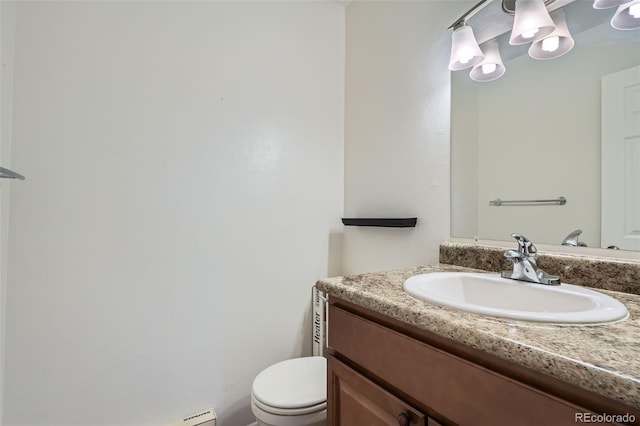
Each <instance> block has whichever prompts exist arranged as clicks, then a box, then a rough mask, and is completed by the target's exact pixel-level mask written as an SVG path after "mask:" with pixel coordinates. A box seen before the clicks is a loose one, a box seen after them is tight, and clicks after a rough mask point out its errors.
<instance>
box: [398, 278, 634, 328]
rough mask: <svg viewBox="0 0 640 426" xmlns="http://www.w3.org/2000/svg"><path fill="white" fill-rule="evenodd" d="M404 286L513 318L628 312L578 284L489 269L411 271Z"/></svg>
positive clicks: (453, 304) (553, 319)
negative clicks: (505, 275)
mask: <svg viewBox="0 0 640 426" xmlns="http://www.w3.org/2000/svg"><path fill="white" fill-rule="evenodd" d="M404 290H405V291H406V292H407V293H408V294H410V295H411V296H414V297H417V298H418V299H423V300H426V301H427V302H431V303H435V304H437V305H440V306H446V307H449V308H455V309H460V310H463V311H467V312H473V313H476V314H484V315H491V316H496V317H503V318H511V319H516V320H526V321H537V322H550V323H567V324H594V323H605V322H611V321H616V320H620V319H623V318H626V317H627V315H628V313H627V308H625V306H624V305H623V304H622V303H620V302H618V301H617V300H615V299H614V298H612V297H609V296H607V295H605V294H602V293H598V292H597V291H593V290H589V289H587V288H584V287H580V286H576V285H571V284H561V285H559V286H550V285H542V284H534V283H527V282H523V281H515V280H509V279H506V278H501V277H500V276H499V275H498V274H490V273H487V274H485V273H466V272H433V273H430V274H422V275H415V276H413V277H411V278H409V279H408V280H406V281H405V282H404Z"/></svg>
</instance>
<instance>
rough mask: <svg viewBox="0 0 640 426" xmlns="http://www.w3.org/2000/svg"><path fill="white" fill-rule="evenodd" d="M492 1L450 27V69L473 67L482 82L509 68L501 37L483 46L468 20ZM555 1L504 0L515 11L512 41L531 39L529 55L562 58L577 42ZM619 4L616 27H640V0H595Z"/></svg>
mask: <svg viewBox="0 0 640 426" xmlns="http://www.w3.org/2000/svg"><path fill="white" fill-rule="evenodd" d="M491 1H492V0H482V1H480V2H479V3H477V4H476V5H475V6H473V7H472V8H471V9H470V10H469V11H467V12H466V13H465V14H464V15H462V16H461V17H460V18H459V19H458V20H457V21H456V22H454V23H453V24H452V25H451V26H450V27H449V29H453V34H452V37H451V58H450V61H449V70H451V71H459V70H462V69H467V68H471V67H473V68H472V70H471V72H470V74H469V76H470V77H471V79H472V80H474V81H479V82H488V81H493V80H496V79H498V78H500V77H501V76H502V75H504V73H505V71H506V69H505V66H504V63H503V61H502V59H501V57H500V51H499V46H498V43H497V41H496V40H489V41H487V42H485V43H483V45H482V47H481V46H479V45H478V41H477V40H476V37H475V36H474V33H473V28H472V27H471V26H470V25H468V24H467V21H468V19H470V18H471V17H472V16H473V15H475V14H476V13H478V12H479V11H480V10H482V9H483V8H484V7H485V6H487V5H488V3H490V2H491ZM555 1H556V0H546V1H545V0H502V10H503V11H504V12H505V13H507V14H514V15H515V17H514V22H513V28H512V30H511V36H510V38H509V44H510V45H520V44H526V43H531V47H530V48H529V52H528V53H529V56H530V57H532V58H534V59H540V60H547V59H554V58H558V57H560V56H562V55H564V54H566V53H567V52H569V51H570V50H571V49H572V48H573V46H574V44H575V42H574V40H573V37H571V32H570V31H569V27H568V26H567V21H566V17H565V13H564V11H563V10H562V9H558V10H556V11H554V12H553V13H551V14H550V13H549V11H548V10H547V5H549V4H551V3H554V2H555ZM570 1H571V0H570ZM570 1H569V2H570ZM569 2H567V3H569ZM616 6H617V7H618V9H617V10H616V12H615V14H614V16H613V18H611V26H612V27H613V28H615V29H618V30H632V29H637V28H640V0H595V2H594V3H593V8H594V9H606V8H612V7H616Z"/></svg>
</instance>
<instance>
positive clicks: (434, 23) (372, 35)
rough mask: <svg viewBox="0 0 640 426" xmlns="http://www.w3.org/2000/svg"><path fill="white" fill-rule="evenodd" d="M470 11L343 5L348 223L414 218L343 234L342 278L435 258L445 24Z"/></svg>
mask: <svg viewBox="0 0 640 426" xmlns="http://www.w3.org/2000/svg"><path fill="white" fill-rule="evenodd" d="M472 4H473V2H466V1H455V2H452V1H415V2H414V1H409V2H403V1H382V2H366V1H356V2H353V3H351V5H350V6H349V7H348V8H347V23H346V26H347V35H346V44H347V66H346V81H347V86H346V104H345V111H346V128H345V164H346V168H345V216H347V217H414V216H417V217H418V225H417V227H416V228H415V229H413V228H406V229H391V228H388V229H387V228H355V227H352V228H346V229H345V234H344V250H345V258H344V262H345V263H344V268H345V272H348V273H355V272H362V271H370V270H384V269H389V268H396V267H401V266H409V265H420V264H429V263H434V262H437V261H438V245H439V244H440V243H441V242H442V241H444V240H446V239H447V238H448V237H449V212H450V208H449V122H450V115H449V107H450V75H449V71H448V69H447V65H448V61H449V47H450V37H451V34H450V32H449V31H447V26H448V25H449V24H450V23H451V22H453V21H454V20H455V19H457V18H458V17H459V16H460V15H461V14H462V13H463V12H464V11H466V10H467V8H468V7H470V5H472Z"/></svg>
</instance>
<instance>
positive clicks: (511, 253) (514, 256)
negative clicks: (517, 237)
mask: <svg viewBox="0 0 640 426" xmlns="http://www.w3.org/2000/svg"><path fill="white" fill-rule="evenodd" d="M502 254H503V256H504V257H506V258H507V259H508V260H510V261H512V262H513V263H517V262H520V261H521V260H522V259H524V254H522V253H520V252H519V251H517V250H505V251H504V252H503V253H502Z"/></svg>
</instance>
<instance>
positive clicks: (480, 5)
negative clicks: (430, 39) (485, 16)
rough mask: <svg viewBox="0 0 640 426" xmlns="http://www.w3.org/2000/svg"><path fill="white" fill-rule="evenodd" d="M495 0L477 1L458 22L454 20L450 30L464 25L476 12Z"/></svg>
mask: <svg viewBox="0 0 640 426" xmlns="http://www.w3.org/2000/svg"><path fill="white" fill-rule="evenodd" d="M492 1H493V0H480V1H479V2H478V3H476V4H475V5H474V6H473V7H472V8H471V9H469V10H467V11H466V12H465V13H464V14H463V15H462V16H461V17H459V18H458V19H457V20H456V22H454V23H453V24H451V25H449V28H447V29H448V30H450V29H452V28H453V29H456V28H457V27H459V26H461V25H464V22H465V21H466V20H467V19H468V18H471V17H472V16H473V15H475V14H476V13H478V12H479V11H480V10H482V9H483V8H484V7H485V6H486V5H488V4H489V3H491V2H492Z"/></svg>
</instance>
